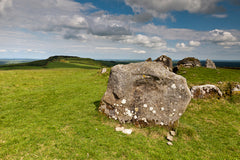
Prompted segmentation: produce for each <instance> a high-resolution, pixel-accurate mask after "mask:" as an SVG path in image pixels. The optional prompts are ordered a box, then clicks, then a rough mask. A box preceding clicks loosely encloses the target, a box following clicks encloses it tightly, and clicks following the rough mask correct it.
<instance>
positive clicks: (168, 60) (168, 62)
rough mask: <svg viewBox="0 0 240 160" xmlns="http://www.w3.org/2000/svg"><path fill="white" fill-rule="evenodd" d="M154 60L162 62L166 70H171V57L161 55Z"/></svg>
mask: <svg viewBox="0 0 240 160" xmlns="http://www.w3.org/2000/svg"><path fill="white" fill-rule="evenodd" d="M154 62H162V63H163V64H164V65H165V66H166V67H167V69H168V70H170V71H172V70H173V64H172V59H171V58H169V57H168V56H166V55H161V56H160V57H158V58H157V59H155V60H154Z"/></svg>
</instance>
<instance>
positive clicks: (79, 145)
mask: <svg viewBox="0 0 240 160" xmlns="http://www.w3.org/2000/svg"><path fill="white" fill-rule="evenodd" d="M54 65H55V67H53V66H52V67H53V68H56V69H38V70H10V71H0V102H1V103H0V159H240V156H239V153H240V147H239V146H240V138H239V136H240V125H239V124H240V103H233V102H231V101H228V100H225V99H224V98H223V99H219V100H218V99H209V100H192V101H191V103H190V105H189V107H188V109H187V111H186V112H185V113H184V115H183V116H182V118H181V119H180V124H179V127H178V128H177V136H176V137H175V139H174V142H173V143H174V145H173V146H168V145H167V144H166V142H167V141H166V140H165V135H166V133H167V129H163V128H160V127H148V128H142V129H140V128H136V127H134V126H132V125H130V124H129V125H125V127H128V128H133V130H134V132H133V134H132V135H124V134H122V133H120V132H115V131H114V128H115V126H117V125H118V123H117V122H115V121H113V120H110V119H108V118H107V117H105V116H104V115H102V114H100V113H99V112H98V111H97V107H98V106H99V102H100V100H101V98H102V96H103V94H104V92H105V90H106V87H107V81H108V75H107V74H103V75H102V74H100V73H99V71H100V70H99V69H94V67H93V68H91V69H86V68H71V67H68V68H58V65H60V66H61V65H62V64H59V63H55V64H54ZM64 65H65V64H64ZM197 71H198V70H197ZM218 71H219V72H220V73H221V75H222V76H225V78H226V79H224V80H221V81H231V80H234V81H235V80H236V81H239V79H238V78H239V71H237V70H231V71H230V72H227V71H225V70H224V69H223V70H222V69H220V70H218ZM193 72H194V70H191V71H190V70H187V73H185V74H183V75H184V76H186V77H188V79H190V80H189V81H188V82H189V84H200V83H203V82H202V80H204V79H203V78H200V79H198V80H196V79H195V78H196V77H201V76H202V75H201V74H202V72H204V73H205V71H202V72H200V71H198V72H196V71H195V74H196V76H195V78H192V79H191V76H190V75H189V74H193ZM209 72H213V71H209ZM224 74H229V75H228V76H227V75H224ZM230 75H231V76H232V78H229V77H230ZM237 75H238V76H237ZM205 77H206V78H207V80H206V81H209V82H217V80H214V78H210V76H209V75H208V76H205Z"/></svg>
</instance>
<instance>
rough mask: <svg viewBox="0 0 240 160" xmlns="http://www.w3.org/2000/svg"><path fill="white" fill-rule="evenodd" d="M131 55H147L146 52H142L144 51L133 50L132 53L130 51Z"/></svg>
mask: <svg viewBox="0 0 240 160" xmlns="http://www.w3.org/2000/svg"><path fill="white" fill-rule="evenodd" d="M132 52H133V53H137V54H145V53H147V52H146V51H144V50H134V51H132Z"/></svg>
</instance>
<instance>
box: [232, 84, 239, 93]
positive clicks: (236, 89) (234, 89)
mask: <svg viewBox="0 0 240 160" xmlns="http://www.w3.org/2000/svg"><path fill="white" fill-rule="evenodd" d="M232 92H233V94H240V85H239V84H237V85H235V87H233V89H232Z"/></svg>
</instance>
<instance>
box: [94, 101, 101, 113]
mask: <svg viewBox="0 0 240 160" xmlns="http://www.w3.org/2000/svg"><path fill="white" fill-rule="evenodd" d="M100 103H101V101H95V102H93V104H94V105H95V107H96V108H95V110H96V111H98V108H99V106H100Z"/></svg>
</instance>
